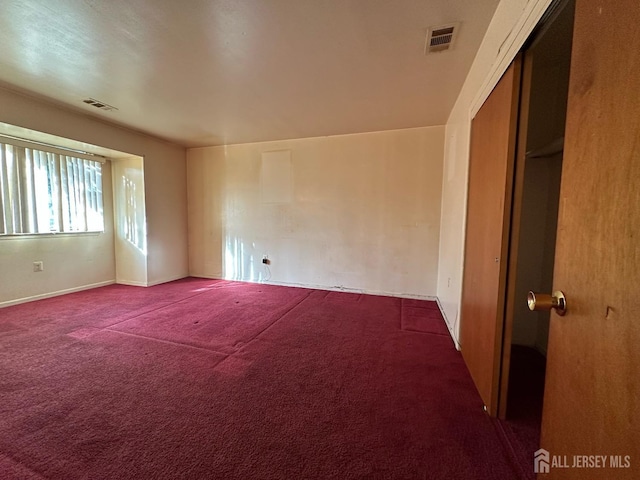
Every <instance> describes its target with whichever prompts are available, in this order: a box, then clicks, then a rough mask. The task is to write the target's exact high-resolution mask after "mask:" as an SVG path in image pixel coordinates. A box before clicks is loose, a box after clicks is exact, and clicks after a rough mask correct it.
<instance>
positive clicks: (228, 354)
mask: <svg viewBox="0 0 640 480" xmlns="http://www.w3.org/2000/svg"><path fill="white" fill-rule="evenodd" d="M101 331H104V332H110V333H117V334H120V335H126V336H129V337H136V338H143V339H145V340H152V341H154V342H160V343H168V344H169V345H176V346H178V347H187V348H194V349H196V350H204V351H205V352H212V353H217V354H220V355H224V356H225V358H226V357H228V356H230V355H233V353H225V352H221V351H219V350H214V349H212V348H207V347H198V346H196V345H189V344H188V343H182V342H172V341H171V340H163V339H161V338H155V337H147V336H145V335H138V334H136V333H129V332H121V331H120V330H111V328H109V327H107V328H103V329H102V330H101ZM94 335H95V334H94ZM234 353H235V352H234ZM222 360H224V358H223V359H222ZM222 360H220V361H222Z"/></svg>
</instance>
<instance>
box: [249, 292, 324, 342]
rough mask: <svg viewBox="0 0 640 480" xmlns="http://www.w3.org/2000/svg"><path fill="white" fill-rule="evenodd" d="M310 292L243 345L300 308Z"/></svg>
mask: <svg viewBox="0 0 640 480" xmlns="http://www.w3.org/2000/svg"><path fill="white" fill-rule="evenodd" d="M311 293H312V292H309V293H308V294H307V295H306V296H305V297H304V298H302V300H300V301H299V302H298V303H296V304H295V305H293V306H292V307H291V308H290V309H289V310H287V311H286V312H284V313H283V314H282V315H280V316H279V317H278V318H276V319H275V320H274V321H273V322H271V323H270V324H269V325H267V326H266V327H264V328H263V329H262V330H260V331H259V332H258V333H256V334H255V335H254V336H253V337H251V338H250V339H249V340H247V341H246V342H245V345H248V344H249V343H251V342H253V341H254V340H257V338H258V337H259V336H260V335H262V334H263V333H264V332H266V331H267V330H269V329H270V328H271V327H273V326H274V325H275V324H276V323H277V322H279V321H280V320H282V319H283V318H284V317H286V316H287V315H288V314H289V313H291V312H292V311H293V310H294V309H295V308H297V307H298V306H300V305H301V304H302V302H304V301H305V300H307V299H308V298H309V297H310V296H311Z"/></svg>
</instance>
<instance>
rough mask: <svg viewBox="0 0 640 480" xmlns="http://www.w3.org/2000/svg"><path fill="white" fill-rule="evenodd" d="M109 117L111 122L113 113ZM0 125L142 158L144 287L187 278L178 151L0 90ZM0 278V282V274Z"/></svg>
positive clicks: (182, 157) (182, 164)
mask: <svg viewBox="0 0 640 480" xmlns="http://www.w3.org/2000/svg"><path fill="white" fill-rule="evenodd" d="M112 113H113V117H114V121H117V118H118V117H117V116H118V113H117V111H115V112H112ZM0 122H5V123H8V124H11V125H17V126H19V127H24V128H29V129H32V130H36V131H39V132H44V133H48V134H52V135H57V136H60V137H64V138H68V139H71V140H76V141H79V142H83V143H87V144H91V145H97V146H100V147H105V148H109V149H113V150H118V151H120V152H128V153H130V154H131V155H136V156H140V157H143V158H144V186H145V207H146V216H147V218H146V226H147V252H148V257H147V284H148V285H152V284H156V283H161V282H165V281H168V280H173V279H177V278H183V277H185V276H187V275H188V250H187V194H186V188H187V185H186V150H185V149H184V148H183V147H180V146H177V145H173V144H170V143H167V142H164V141H162V140H159V139H156V138H154V137H151V136H148V135H144V134H141V133H138V132H134V131H132V130H128V129H125V128H122V127H119V126H116V125H114V124H110V123H106V122H103V121H101V120H98V119H96V118H94V117H90V116H87V115H85V114H82V113H79V112H76V111H73V110H70V109H66V108H63V107H59V106H57V105H54V104H52V103H49V102H46V101H42V100H39V99H35V98H32V97H28V96H25V95H21V94H17V93H15V92H12V91H9V90H5V89H0ZM69 261H70V262H71V259H70V260H69ZM0 275H2V280H3V283H4V275H5V273H4V272H3V273H2V274H0ZM6 275H11V273H7V274H6ZM113 280H115V276H114V277H113ZM79 286H80V285H78V287H79Z"/></svg>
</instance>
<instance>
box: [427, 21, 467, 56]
mask: <svg viewBox="0 0 640 480" xmlns="http://www.w3.org/2000/svg"><path fill="white" fill-rule="evenodd" d="M459 29H460V24H459V23H451V24H449V25H440V26H438V27H431V28H429V31H428V32H427V41H426V43H425V46H424V53H425V55H426V54H428V53H434V52H444V51H446V50H451V47H452V46H453V43H454V41H455V39H456V37H457V34H458V30H459Z"/></svg>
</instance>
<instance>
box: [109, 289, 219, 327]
mask: <svg viewBox="0 0 640 480" xmlns="http://www.w3.org/2000/svg"><path fill="white" fill-rule="evenodd" d="M215 288H216V287H214V288H213V289H215ZM213 289H211V290H213ZM205 293H207V292H200V293H196V294H195V295H189V296H188V297H184V298H181V299H180V300H176V301H174V302H171V303H167V304H166V305H163V306H161V307H158V308H154V309H152V310H147V311H145V312H142V313H139V314H138V315H134V316H133V317H128V318H125V319H124V320H121V321H119V322H116V323H112V324H110V325H107V326H106V327H104V328H105V329H106V328H111V327H115V326H116V325H120V324H121V323H124V322H128V321H129V320H133V319H134V318H138V317H141V316H142V315H147V314H148V313H153V312H157V311H158V310H162V309H163V308H167V307H171V306H173V305H175V304H177V303H180V302H184V301H185V300H190V299H192V298H195V297H198V296H200V295H204V294H205Z"/></svg>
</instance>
